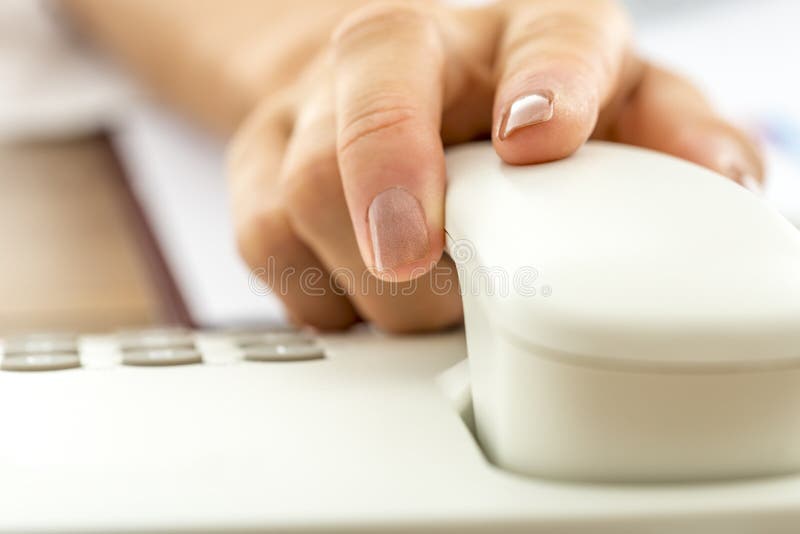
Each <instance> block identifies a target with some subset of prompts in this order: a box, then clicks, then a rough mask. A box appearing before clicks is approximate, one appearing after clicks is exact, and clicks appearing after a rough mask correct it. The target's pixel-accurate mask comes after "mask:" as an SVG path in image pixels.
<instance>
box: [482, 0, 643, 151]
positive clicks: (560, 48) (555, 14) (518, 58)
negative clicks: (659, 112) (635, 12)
mask: <svg viewBox="0 0 800 534" xmlns="http://www.w3.org/2000/svg"><path fill="white" fill-rule="evenodd" d="M523 5H524V4H523ZM504 6H505V7H506V9H507V10H508V13H509V14H508V17H507V20H508V22H507V26H506V30H505V33H504V36H503V40H502V42H501V46H500V54H499V61H498V65H499V69H498V70H499V82H498V86H497V93H496V97H495V105H494V119H493V120H494V134H493V141H494V146H495V149H496V150H497V153H498V154H499V155H500V157H501V158H503V160H505V161H506V162H508V163H512V164H527V163H538V162H542V161H549V160H553V159H559V158H563V157H566V156H568V155H570V154H571V153H572V152H574V151H575V150H577V149H578V148H579V147H580V146H581V145H582V144H583V143H584V142H585V141H586V139H588V138H589V136H590V135H591V133H592V131H593V130H594V127H595V124H596V122H597V116H598V110H599V109H600V108H601V107H602V105H603V104H605V102H606V101H607V100H608V99H609V97H610V95H611V94H612V93H613V91H614V89H615V85H616V84H617V81H618V78H619V74H620V69H621V66H622V63H623V59H624V56H625V54H626V53H627V46H628V35H629V27H628V21H627V18H626V17H625V14H624V13H623V12H622V11H621V9H620V8H619V7H618V6H617V5H616V4H615V3H613V2H606V1H597V0H593V1H588V2H587V1H577V0H570V1H563V2H552V3H551V2H536V3H531V4H528V5H524V7H520V4H519V3H513V4H512V3H507V4H504Z"/></svg>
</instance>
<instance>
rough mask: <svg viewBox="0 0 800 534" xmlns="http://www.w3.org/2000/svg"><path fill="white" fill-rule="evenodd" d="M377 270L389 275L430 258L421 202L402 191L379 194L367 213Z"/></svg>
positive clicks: (392, 190) (395, 189)
mask: <svg viewBox="0 0 800 534" xmlns="http://www.w3.org/2000/svg"><path fill="white" fill-rule="evenodd" d="M367 219H368V222H369V232H370V239H371V240H372V255H373V258H374V262H375V268H376V269H377V270H378V271H387V270H390V269H395V268H398V267H402V266H403V265H408V264H409V263H413V262H415V261H417V260H421V259H423V258H424V257H425V256H427V255H428V252H429V250H430V242H429V241H428V225H427V223H426V222H425V214H424V213H423V211H422V206H421V205H420V203H419V200H417V199H416V198H414V196H413V195H412V194H411V193H409V192H408V191H407V190H405V189H403V188H402V187H392V188H391V189H387V190H386V191H383V192H382V193H379V194H378V195H377V196H376V197H375V198H374V199H372V204H370V206H369V210H368V211H367Z"/></svg>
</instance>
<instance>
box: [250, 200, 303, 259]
mask: <svg viewBox="0 0 800 534" xmlns="http://www.w3.org/2000/svg"><path fill="white" fill-rule="evenodd" d="M293 242H294V236H293V233H292V230H291V227H290V226H289V224H288V222H287V220H286V215H285V213H284V211H283V210H282V209H281V208H279V207H265V208H263V209H257V210H252V211H250V212H249V213H248V214H246V215H243V216H241V217H239V219H238V220H237V223H236V245H237V248H238V250H239V254H240V256H241V257H242V258H243V259H244V260H245V262H246V263H247V264H248V265H249V266H250V267H251V268H258V267H263V266H264V265H265V263H266V262H267V259H268V258H269V257H271V256H272V257H281V256H285V255H286V253H287V251H288V250H289V249H290V247H292V246H293V245H292V244H293Z"/></svg>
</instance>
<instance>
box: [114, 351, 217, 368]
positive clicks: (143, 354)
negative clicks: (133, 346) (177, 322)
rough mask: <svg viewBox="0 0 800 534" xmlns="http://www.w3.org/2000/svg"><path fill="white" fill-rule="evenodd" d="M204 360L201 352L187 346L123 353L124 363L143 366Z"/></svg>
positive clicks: (181, 363) (185, 363)
mask: <svg viewBox="0 0 800 534" xmlns="http://www.w3.org/2000/svg"><path fill="white" fill-rule="evenodd" d="M202 361H203V357H202V356H201V355H200V352H198V351H197V350H196V349H187V348H174V349H172V348H170V349H145V350H128V351H123V353H122V363H124V364H125V365H138V366H143V367H155V366H165V365H187V364H192V363H202Z"/></svg>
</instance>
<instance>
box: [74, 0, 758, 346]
mask: <svg viewBox="0 0 800 534" xmlns="http://www.w3.org/2000/svg"><path fill="white" fill-rule="evenodd" d="M75 3H76V4H78V5H79V4H80V0H75ZM121 3H124V2H123V1H122V0H119V1H118V2H116V3H115V4H117V5H120V4H121ZM103 4H105V3H104V2H97V6H98V7H97V9H96V12H95V13H91V11H92V10H91V9H86V10H85V11H84V18H85V19H86V20H88V21H89V23H88V26H89V27H92V26H93V27H94V28H98V31H97V32H96V33H98V34H100V35H101V37H105V38H106V41H108V42H110V43H111V44H112V45H113V46H114V47H115V48H116V49H117V50H118V51H121V52H122V55H123V56H128V58H129V59H131V60H132V63H133V64H134V65H135V66H138V68H139V70H140V72H144V73H145V75H146V77H147V78H149V79H150V80H151V81H153V83H154V84H155V85H156V87H158V88H160V89H161V90H162V93H164V94H166V95H167V96H168V97H171V98H172V100H173V101H174V102H176V103H177V104H178V105H181V106H182V107H183V108H184V109H188V110H189V111H190V112H194V113H195V114H196V115H198V116H201V118H208V119H209V121H210V122H214V121H215V120H216V123H217V124H220V123H225V124H224V126H227V125H233V124H238V122H239V121H238V117H239V116H240V115H242V114H248V115H249V116H248V118H247V120H246V121H245V124H244V125H243V126H242V127H241V128H240V129H239V131H238V133H236V135H235V139H234V141H233V143H232V147H231V149H230V158H229V159H230V189H231V198H232V202H233V211H234V216H235V223H236V231H237V236H238V242H239V248H240V250H241V253H242V255H243V257H244V258H245V259H246V261H247V262H248V263H249V265H250V266H251V267H252V268H253V269H254V270H256V272H258V273H259V274H261V275H263V277H264V278H265V280H266V282H267V283H268V284H270V286H271V287H272V288H273V291H275V292H276V293H277V294H278V296H280V297H281V298H282V299H283V301H284V303H285V304H286V306H287V308H288V310H289V313H290V315H291V316H292V317H293V318H294V319H295V320H297V321H298V322H301V323H307V324H311V325H314V326H317V327H320V328H343V327H346V326H348V325H350V324H352V323H353V322H355V321H357V320H359V319H364V320H369V321H372V322H374V323H376V324H377V325H378V326H379V327H382V328H384V329H387V330H390V331H397V332H404V331H417V330H430V329H437V328H441V327H444V326H447V325H450V324H453V323H457V322H458V321H459V320H460V319H461V303H460V299H459V295H458V291H457V289H456V288H457V284H456V281H455V273H454V270H453V269H452V263H451V262H450V260H449V259H448V258H447V257H444V258H442V249H443V245H444V232H443V223H444V193H445V168H444V149H443V147H444V146H445V145H450V144H455V143H461V142H465V141H469V140H473V139H476V138H481V137H488V136H491V139H492V142H493V143H494V147H495V149H496V151H497V153H498V155H499V156H500V157H501V158H502V159H503V160H505V161H506V162H508V163H512V164H528V163H537V162H544V161H549V160H554V159H558V158H563V157H566V156H568V155H569V154H571V153H572V152H574V151H575V150H577V149H578V148H579V147H580V146H581V145H582V144H583V143H584V142H585V141H586V140H587V139H588V138H590V137H593V138H598V139H605V140H610V141H616V142H620V143H629V144H634V145H639V146H643V147H648V148H652V149H655V150H660V151H663V152H667V153H670V154H673V155H676V156H678V157H682V158H685V159H688V160H691V161H694V162H696V163H699V164H701V165H704V166H706V167H709V168H711V169H713V170H716V171H718V172H720V173H722V174H725V175H727V176H729V177H730V178H731V179H733V180H736V181H738V182H739V183H741V184H742V185H744V186H746V187H749V188H754V189H755V188H757V187H758V184H759V181H760V180H761V177H762V168H761V162H760V159H759V156H758V154H757V152H756V150H755V149H754V147H753V146H752V144H751V143H750V142H749V141H748V140H747V139H746V138H745V136H744V135H743V134H742V133H741V132H739V131H737V130H736V129H734V128H733V127H731V126H730V125H729V124H727V123H726V122H725V121H724V120H723V119H721V118H719V117H718V116H717V115H715V114H714V112H713V111H712V109H711V107H710V106H709V104H708V103H707V102H706V101H705V99H704V98H703V96H702V95H701V94H700V93H699V92H698V91H697V90H696V89H695V88H693V87H692V86H691V85H690V84H688V83H687V82H686V81H684V80H682V79H681V78H679V77H678V76H676V75H674V74H672V73H670V72H667V71H665V70H662V69H660V68H658V67H656V66H653V65H650V64H647V63H646V62H643V61H642V60H641V59H639V58H637V57H636V56H635V54H634V53H633V51H632V48H631V40H630V34H631V32H630V27H629V22H628V20H627V17H626V15H625V13H624V12H623V11H622V9H621V8H620V7H619V5H618V4H617V3H615V2H612V1H606V0H562V1H559V2H553V1H550V0H504V1H500V2H498V3H496V4H492V5H488V6H486V7H481V8H478V9H458V8H453V7H447V6H445V5H442V4H438V3H434V2H427V1H419V2H416V1H406V2H394V1H388V2H387V1H374V2H364V1H363V0H348V1H347V2H328V1H327V0H326V1H323V2H317V3H314V2H305V3H303V2H291V3H281V4H277V3H265V2H263V1H260V2H253V3H249V4H248V3H235V4H230V3H219V4H220V5H224V6H225V8H224V11H223V8H219V9H218V11H219V12H218V13H216V14H213V13H208V12H205V13H204V12H202V11H199V10H201V9H206V10H210V9H212V7H209V6H208V5H205V4H204V6H205V7H197V5H196V4H194V3H188V4H182V3H181V2H179V1H178V0H174V1H173V2H166V3H161V4H162V5H159V3H158V2H150V3H149V4H150V7H151V9H153V10H155V9H160V10H161V11H162V12H165V11H169V10H171V12H170V13H171V14H170V15H169V16H167V15H164V16H162V19H164V20H166V21H169V20H171V21H172V22H173V23H175V21H176V20H177V19H180V20H181V21H183V24H180V25H177V27H175V25H174V24H173V26H172V27H171V28H170V31H169V32H168V31H166V30H165V31H163V32H162V34H163V35H161V37H162V41H166V44H164V45H163V46H161V47H158V46H155V45H152V46H150V47H149V48H151V49H153V50H158V53H156V52H151V53H150V54H149V55H148V54H147V53H146V52H142V51H141V50H140V48H141V47H139V48H138V49H137V47H135V46H130V45H129V44H128V41H131V40H133V41H135V38H134V37H131V38H130V39H128V41H126V40H125V39H124V38H120V35H121V34H122V33H123V32H124V31H125V30H124V28H123V29H120V28H119V27H118V26H119V24H117V27H116V28H114V27H113V26H114V23H112V22H109V20H111V17H105V18H104V17H103V16H102V13H101V14H98V13H97V12H100V11H102V10H103V9H104V8H103V7H102V5H103ZM129 4H130V5H131V6H133V7H131V12H132V13H133V12H134V11H136V10H138V13H139V14H140V15H141V16H140V18H144V19H146V17H145V16H144V15H143V13H144V8H143V7H141V6H142V2H141V1H140V2H138V3H137V2H129ZM210 4H211V6H213V5H214V3H210ZM278 5H280V6H281V7H280V8H278V7H276V6H278ZM154 6H158V7H154ZM180 6H182V7H180ZM265 6H269V7H265ZM105 9H108V8H105ZM181 9H183V10H184V11H183V12H181ZM87 13H88V15H87ZM124 18H125V19H126V20H127V21H129V25H130V26H135V25H134V24H133V23H134V21H133V20H131V19H132V16H129V17H124ZM162 22H163V20H162ZM158 36H159V34H158V33H157V32H156V33H152V32H151V34H149V36H148V38H149V39H151V40H156V39H157V38H158ZM193 36H194V37H193ZM145 48H147V47H145ZM165 50H171V51H172V54H171V55H170V54H167V53H166V51H165ZM162 56H164V57H173V58H179V59H178V60H177V61H179V63H180V65H181V68H179V69H177V73H178V74H177V75H173V76H170V74H169V73H166V74H165V71H166V70H169V68H174V65H173V66H172V67H170V66H169V63H168V60H166V59H164V58H163V57H162ZM151 57H155V58H156V59H151ZM181 58H183V60H182V59H181ZM165 64H166V65H167V67H165ZM147 74H149V76H147ZM203 76H205V78H203ZM204 79H205V80H207V81H208V82H209V83H210V84H214V85H213V86H215V87H220V88H221V90H220V91H219V93H218V94H216V93H215V92H213V91H206V92H205V93H204V92H203V89H206V87H208V85H200V86H199V85H198V82H202V81H203V80H204ZM226 87H234V88H235V89H234V90H231V91H226V90H224V89H225V88H226ZM232 94H238V95H243V96H237V97H231V96H230V95H232ZM251 108H252V111H251ZM228 110H229V111H230V112H229V113H225V112H223V111H228ZM217 112H218V113H217ZM204 114H205V116H204ZM220 117H223V118H222V119H220ZM226 121H227V122H226ZM429 270H432V272H433V273H434V274H435V275H436V277H435V278H431V277H428V276H425V277H420V275H421V274H423V273H425V272H427V271H429ZM416 277H420V278H417V280H416V281H413V280H412V279H413V278H416ZM381 279H385V280H389V281H392V282H397V283H394V284H389V285H385V284H382V282H381ZM432 280H433V281H434V282H433V283H432Z"/></svg>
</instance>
